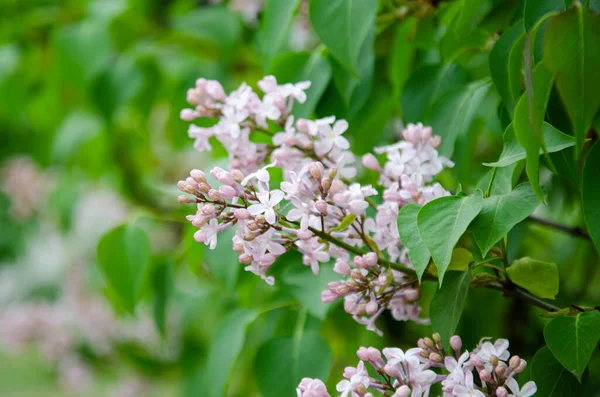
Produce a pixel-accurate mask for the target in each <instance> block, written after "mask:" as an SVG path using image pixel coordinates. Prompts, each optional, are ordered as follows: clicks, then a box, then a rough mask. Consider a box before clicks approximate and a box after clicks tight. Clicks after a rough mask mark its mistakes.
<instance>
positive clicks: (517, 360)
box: [508, 355, 521, 369]
mask: <svg viewBox="0 0 600 397" xmlns="http://www.w3.org/2000/svg"><path fill="white" fill-rule="evenodd" d="M519 364H521V357H519V356H517V355H514V356H512V357H511V358H510V360H509V361H508V365H509V366H510V367H511V368H512V369H517V368H518V367H519Z"/></svg>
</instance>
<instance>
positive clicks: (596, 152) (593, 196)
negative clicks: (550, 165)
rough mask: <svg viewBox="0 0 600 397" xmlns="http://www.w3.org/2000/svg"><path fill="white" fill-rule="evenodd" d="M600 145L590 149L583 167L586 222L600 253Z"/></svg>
mask: <svg viewBox="0 0 600 397" xmlns="http://www.w3.org/2000/svg"><path fill="white" fill-rule="evenodd" d="M598 170H600V143H599V142H596V143H595V144H594V146H592V148H591V149H590V151H589V152H588V154H587V157H586V159H585V165H584V167H583V181H582V188H581V201H582V203H583V214H584V216H585V222H586V224H587V226H588V230H589V231H590V236H591V237H592V241H593V242H594V244H595V245H596V249H598V251H600V205H599V204H600V181H599V180H598Z"/></svg>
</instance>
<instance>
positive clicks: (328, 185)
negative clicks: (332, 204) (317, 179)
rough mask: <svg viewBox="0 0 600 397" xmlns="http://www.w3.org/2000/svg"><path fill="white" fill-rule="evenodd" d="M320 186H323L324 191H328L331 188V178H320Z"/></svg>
mask: <svg viewBox="0 0 600 397" xmlns="http://www.w3.org/2000/svg"><path fill="white" fill-rule="evenodd" d="M321 187H322V188H323V190H324V191H326V192H328V191H329V189H330V188H331V179H329V178H322V179H321Z"/></svg>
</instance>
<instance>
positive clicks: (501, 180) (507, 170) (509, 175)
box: [477, 163, 525, 196]
mask: <svg viewBox="0 0 600 397" xmlns="http://www.w3.org/2000/svg"><path fill="white" fill-rule="evenodd" d="M524 166H525V163H513V164H510V165H507V166H506V167H499V168H493V169H491V170H489V171H488V172H486V173H485V175H484V176H483V178H481V179H480V180H479V182H478V183H477V189H481V191H483V192H487V190H488V188H489V187H490V180H491V178H492V175H493V174H494V170H496V171H495V172H496V175H495V176H494V183H493V184H492V190H491V192H489V193H490V194H489V195H490V196H499V195H503V194H508V193H510V192H511V191H512V190H513V186H514V185H515V183H516V182H517V181H518V179H519V176H520V175H521V173H522V172H523V168H524Z"/></svg>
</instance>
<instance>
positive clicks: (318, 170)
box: [308, 161, 323, 181]
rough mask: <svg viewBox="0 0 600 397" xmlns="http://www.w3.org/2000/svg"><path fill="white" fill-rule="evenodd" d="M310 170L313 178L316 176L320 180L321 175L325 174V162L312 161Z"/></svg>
mask: <svg viewBox="0 0 600 397" xmlns="http://www.w3.org/2000/svg"><path fill="white" fill-rule="evenodd" d="M308 171H309V172H310V175H311V176H312V177H313V178H315V179H316V180H317V181H320V180H321V177H322V176H323V164H321V163H320V162H318V161H315V162H313V163H310V165H309V166H308Z"/></svg>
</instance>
